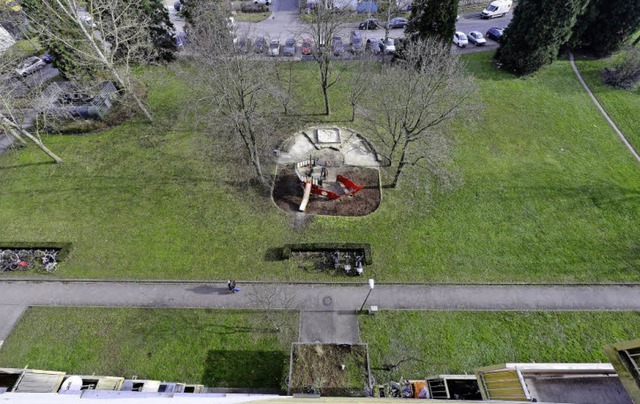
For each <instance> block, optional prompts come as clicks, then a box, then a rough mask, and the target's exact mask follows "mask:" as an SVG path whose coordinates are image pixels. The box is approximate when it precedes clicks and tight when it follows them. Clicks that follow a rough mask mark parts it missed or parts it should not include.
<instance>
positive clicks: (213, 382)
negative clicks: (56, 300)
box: [0, 307, 298, 388]
mask: <svg viewBox="0 0 640 404" xmlns="http://www.w3.org/2000/svg"><path fill="white" fill-rule="evenodd" d="M256 315H261V313H258V312H251V311H233V310H231V311H230V310H225V311H216V310H187V309H117V308H86V307H83V308H80V307H75V308H54V307H49V308H44V307H38V308H30V309H28V310H27V311H26V313H25V314H24V316H23V317H22V319H21V320H20V322H19V323H18V324H17V326H16V328H15V329H14V331H13V332H12V334H11V335H10V337H9V338H8V339H7V340H6V341H5V344H4V345H3V346H2V349H0V367H18V368H22V367H25V366H28V367H29V368H31V369H49V370H61V371H66V372H68V373H75V374H98V375H112V376H123V377H132V376H134V375H136V376H138V378H139V379H147V378H148V379H153V380H161V381H163V380H166V381H176V382H187V383H201V384H204V385H206V386H218V387H265V388H267V387H268V388H283V387H284V383H283V382H284V377H285V376H286V375H287V372H288V368H289V350H290V348H289V344H290V343H291V342H292V341H291V340H287V341H282V340H280V338H279V337H278V335H277V334H276V333H274V332H272V331H270V330H269V329H264V328H262V329H259V328H256V327H253V326H252V324H253V323H254V321H252V318H254V317H255V316H256ZM288 319H289V321H290V322H289V327H290V328H291V329H293V330H297V326H298V323H297V321H298V316H297V314H294V315H291V314H289V316H288ZM288 335H292V334H288ZM294 338H295V337H294ZM296 339H297V338H296Z"/></svg>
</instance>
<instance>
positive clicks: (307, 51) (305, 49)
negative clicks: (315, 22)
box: [300, 38, 312, 55]
mask: <svg viewBox="0 0 640 404" xmlns="http://www.w3.org/2000/svg"><path fill="white" fill-rule="evenodd" d="M300 51H301V52H302V54H303V55H311V52H312V49H311V39H309V38H306V39H304V40H303V41H302V46H301V47H300Z"/></svg>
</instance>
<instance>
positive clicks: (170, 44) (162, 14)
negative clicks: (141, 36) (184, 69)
mask: <svg viewBox="0 0 640 404" xmlns="http://www.w3.org/2000/svg"><path fill="white" fill-rule="evenodd" d="M141 11H142V12H143V13H145V14H149V15H151V17H152V18H151V20H152V24H151V26H150V27H149V28H150V30H151V32H150V34H151V41H152V42H153V43H154V45H155V48H156V52H157V53H158V59H159V60H162V61H166V62H169V61H171V60H173V59H174V58H175V53H176V52H177V50H178V47H177V46H176V30H175V28H174V26H173V23H172V22H171V19H170V17H169V11H168V10H167V8H166V7H165V6H164V4H163V1H162V0H143V1H141Z"/></svg>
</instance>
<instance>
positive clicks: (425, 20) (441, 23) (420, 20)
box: [406, 0, 458, 42]
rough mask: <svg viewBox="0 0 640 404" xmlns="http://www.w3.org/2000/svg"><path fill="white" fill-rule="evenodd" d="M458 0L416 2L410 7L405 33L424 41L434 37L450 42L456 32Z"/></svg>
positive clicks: (424, 0) (421, 0) (423, 0)
mask: <svg viewBox="0 0 640 404" xmlns="http://www.w3.org/2000/svg"><path fill="white" fill-rule="evenodd" d="M457 14H458V0H416V1H414V2H413V5H412V6H411V15H410V16H409V24H408V25H407V30H406V31H407V33H409V34H410V35H411V36H412V37H415V38H419V39H426V38H428V37H436V38H439V39H440V40H442V41H443V42H451V39H452V38H453V34H455V32H456V16H457Z"/></svg>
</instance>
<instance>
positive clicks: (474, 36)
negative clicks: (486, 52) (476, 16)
mask: <svg viewBox="0 0 640 404" xmlns="http://www.w3.org/2000/svg"><path fill="white" fill-rule="evenodd" d="M467 38H468V39H469V42H471V43H472V44H474V45H476V46H484V45H486V44H487V40H486V39H484V36H482V33H481V32H479V31H471V32H469V35H467Z"/></svg>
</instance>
